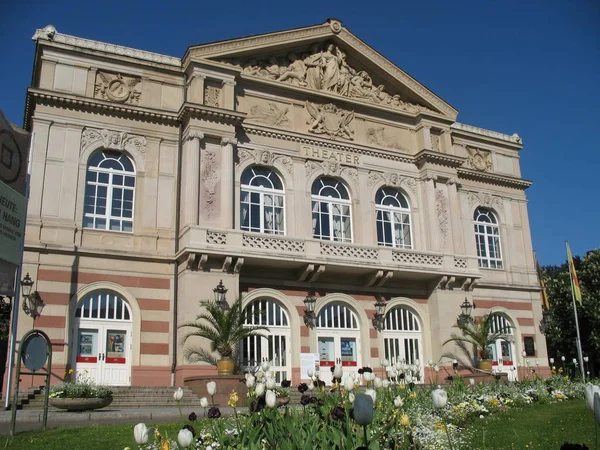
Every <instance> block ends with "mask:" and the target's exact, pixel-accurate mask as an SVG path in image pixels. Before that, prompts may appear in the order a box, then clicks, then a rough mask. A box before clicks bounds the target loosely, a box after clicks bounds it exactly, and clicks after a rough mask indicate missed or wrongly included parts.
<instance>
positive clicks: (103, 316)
mask: <svg viewBox="0 0 600 450" xmlns="http://www.w3.org/2000/svg"><path fill="white" fill-rule="evenodd" d="M131 329H132V315H131V308H130V307H129V304H128V303H127V302H126V301H125V300H123V299H122V298H121V297H119V296H118V295H117V294H115V293H113V292H110V291H95V292H92V293H91V294H88V295H86V296H85V297H83V298H82V299H81V300H80V301H79V303H78V304H77V309H76V310H75V328H74V339H73V342H74V343H75V344H76V347H75V348H74V351H73V363H72V367H73V368H74V370H75V371H76V372H77V373H79V372H83V371H85V370H87V374H88V375H89V377H90V378H91V379H92V380H94V381H95V382H96V383H98V384H104V385H108V386H129V385H130V384H131V337H132V336H131V335H132V333H131Z"/></svg>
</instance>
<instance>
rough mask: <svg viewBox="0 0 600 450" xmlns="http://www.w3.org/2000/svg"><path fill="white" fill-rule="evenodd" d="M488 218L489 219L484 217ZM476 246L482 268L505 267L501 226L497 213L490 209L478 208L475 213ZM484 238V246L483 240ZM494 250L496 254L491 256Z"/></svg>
mask: <svg viewBox="0 0 600 450" xmlns="http://www.w3.org/2000/svg"><path fill="white" fill-rule="evenodd" d="M482 218H487V219H488V220H485V219H482ZM473 222H474V230H475V248H476V249H477V259H478V261H479V267H480V268H482V269H504V264H503V262H502V243H501V239H500V226H499V225H498V218H497V217H496V214H494V212H493V211H492V210H490V209H486V208H477V209H476V210H475V213H474V214H473ZM482 240H483V248H482V245H481V241H482ZM490 250H492V251H493V252H494V255H496V256H490V254H491V252H490Z"/></svg>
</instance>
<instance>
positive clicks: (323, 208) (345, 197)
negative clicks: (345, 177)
mask: <svg viewBox="0 0 600 450" xmlns="http://www.w3.org/2000/svg"><path fill="white" fill-rule="evenodd" d="M350 206H351V201H350V195H349V194H348V189H346V187H345V186H344V184H343V183H342V182H341V181H338V180H336V179H335V178H331V177H321V178H317V179H316V180H315V182H314V183H313V185H312V225H313V237H314V238H315V239H322V240H329V241H342V242H352V216H351V212H350Z"/></svg>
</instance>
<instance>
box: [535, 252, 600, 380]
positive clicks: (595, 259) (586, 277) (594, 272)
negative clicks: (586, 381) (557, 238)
mask: <svg viewBox="0 0 600 450" xmlns="http://www.w3.org/2000/svg"><path fill="white" fill-rule="evenodd" d="M573 260H574V264H575V270H576V271H577V277H578V279H579V284H580V285H581V292H582V296H583V304H582V305H579V303H577V319H578V321H579V330H580V335H581V348H582V352H583V355H584V356H587V357H588V359H589V363H588V365H587V367H586V370H588V371H590V374H591V376H598V371H599V370H600V367H598V361H600V249H597V250H592V251H590V252H588V253H586V255H585V256H584V257H583V258H579V257H575V258H574V259H573ZM542 276H543V278H544V281H545V283H546V290H547V293H548V298H549V302H550V310H549V311H548V314H549V317H550V319H549V324H548V327H547V330H545V332H546V344H547V345H548V354H549V356H550V357H553V358H554V359H555V364H557V363H558V362H559V361H560V357H561V356H564V357H565V360H566V361H565V362H566V366H567V367H568V368H569V369H570V370H571V372H572V373H576V372H575V371H574V370H573V369H575V367H574V364H573V362H572V361H573V358H578V355H577V346H576V338H577V332H576V329H575V317H574V314H573V299H572V294H571V280H570V277H569V266H568V265H567V263H564V264H562V265H561V266H546V267H544V268H543V271H542ZM578 370H579V369H578Z"/></svg>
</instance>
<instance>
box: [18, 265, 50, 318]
mask: <svg viewBox="0 0 600 450" xmlns="http://www.w3.org/2000/svg"><path fill="white" fill-rule="evenodd" d="M32 288H33V280H32V279H31V277H30V276H29V272H28V273H27V275H25V278H23V280H21V295H22V296H23V303H22V304H21V307H22V308H23V311H24V312H25V314H27V315H28V316H30V317H32V318H33V319H34V320H35V318H36V317H39V316H40V315H41V314H42V310H43V309H44V306H46V305H44V302H43V301H42V299H41V298H40V294H39V293H38V291H33V292H32V291H31V289H32Z"/></svg>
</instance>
